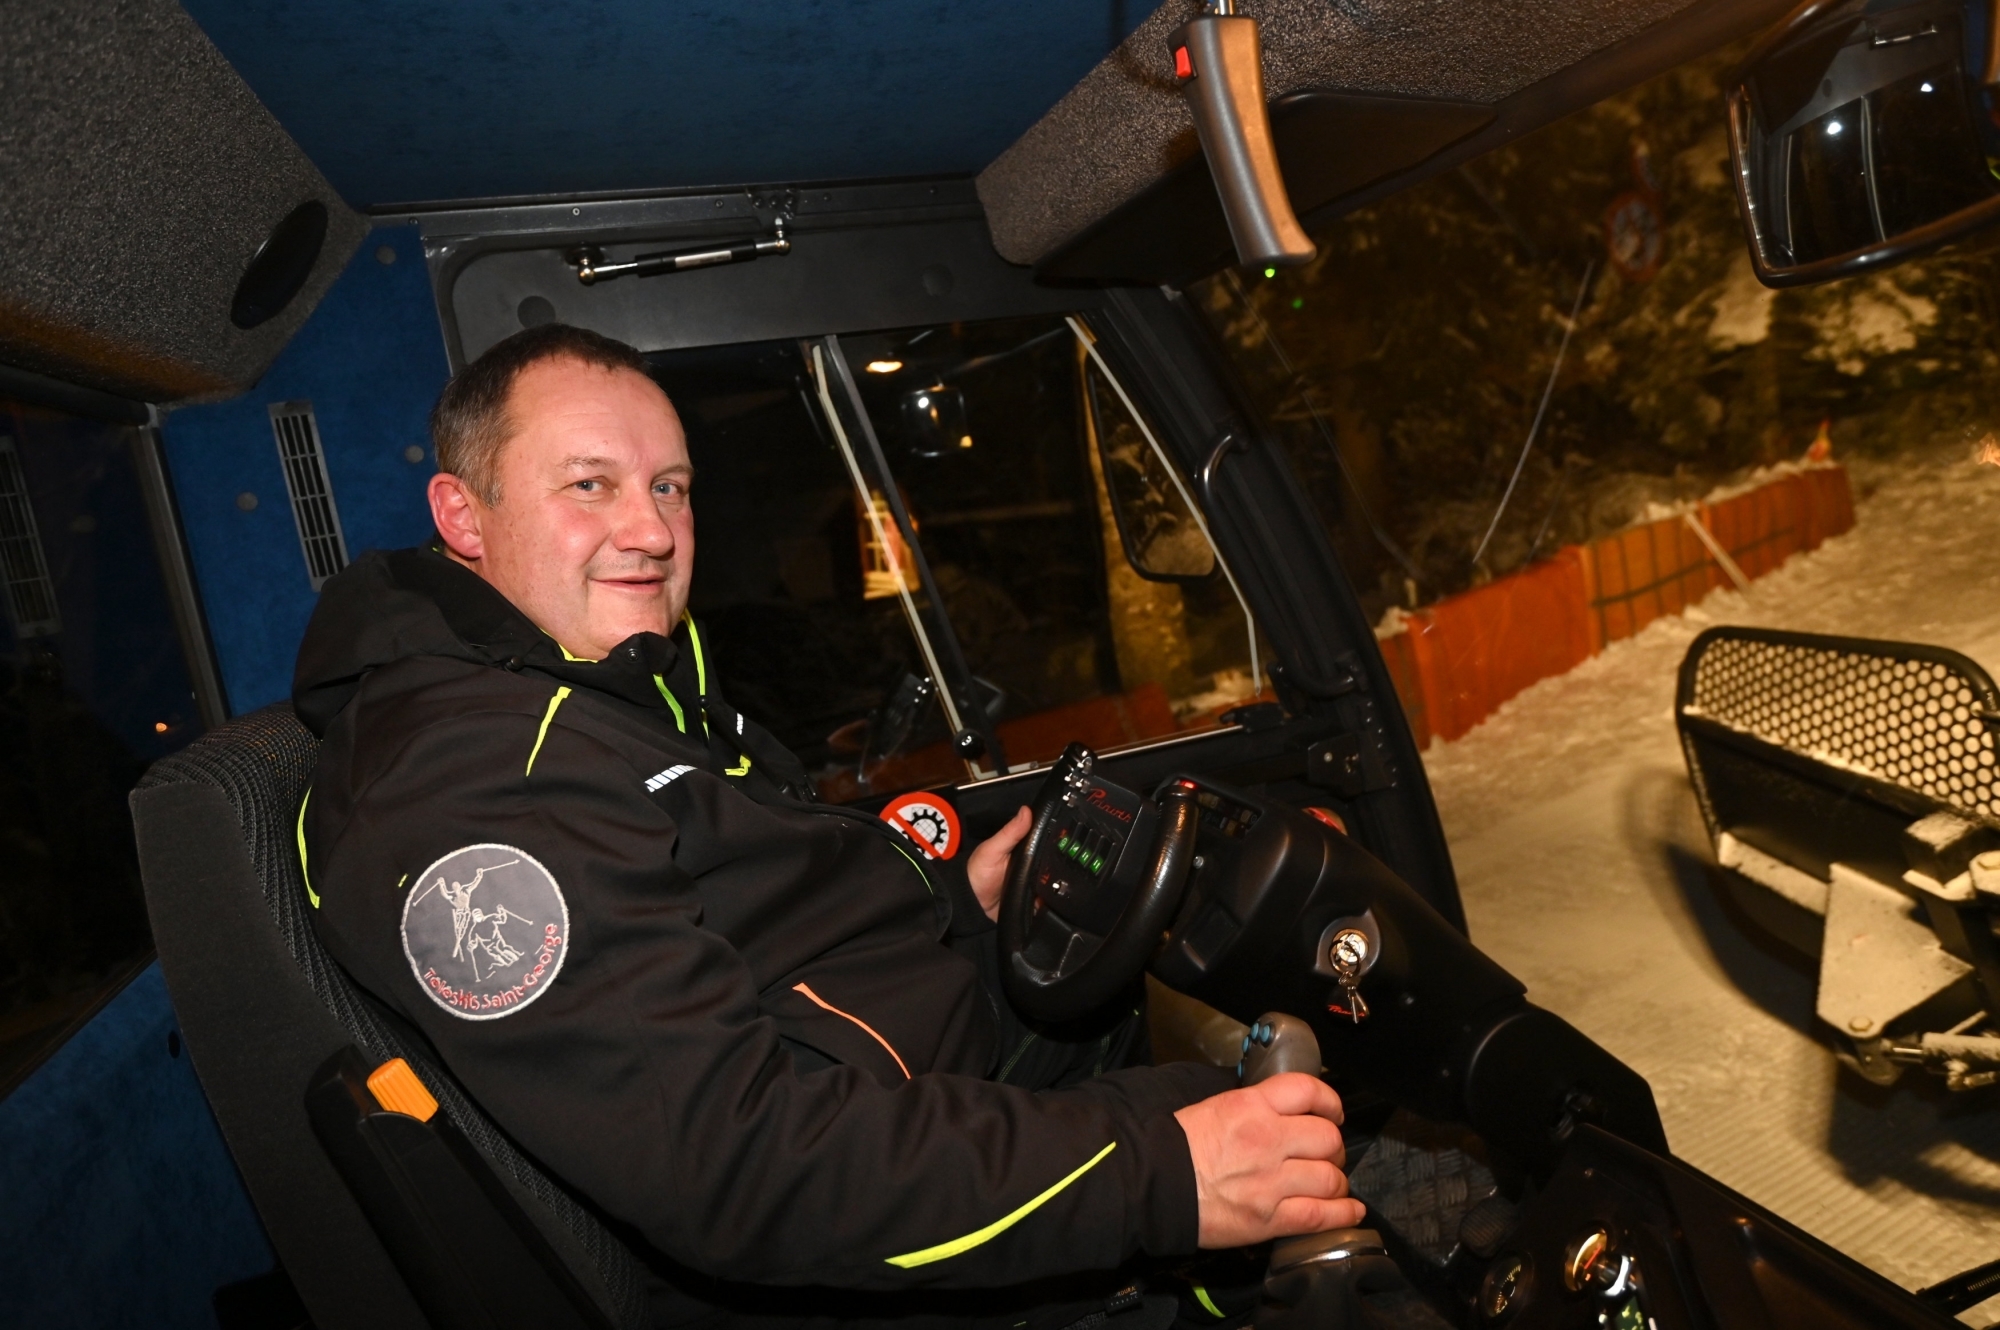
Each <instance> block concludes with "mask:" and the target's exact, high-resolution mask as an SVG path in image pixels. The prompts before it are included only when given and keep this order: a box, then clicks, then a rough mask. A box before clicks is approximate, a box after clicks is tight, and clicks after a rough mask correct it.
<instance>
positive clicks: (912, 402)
mask: <svg viewBox="0 0 2000 1330" xmlns="http://www.w3.org/2000/svg"><path fill="white" fill-rule="evenodd" d="M903 432H904V435H905V436H906V437H907V439H908V441H909V445H910V451H911V452H912V453H914V454H916V455H917V456H918V457H943V456H945V455H946V454H947V453H955V452H957V451H959V450H960V449H962V448H970V447H971V446H972V431H971V430H970V429H969V428H967V426H966V423H965V394H964V393H962V392H960V391H959V390H958V389H956V388H953V387H950V386H949V385H947V384H942V383H933V384H931V385H930V386H929V387H927V388H912V389H910V390H909V391H908V392H906V393H904V394H903Z"/></svg>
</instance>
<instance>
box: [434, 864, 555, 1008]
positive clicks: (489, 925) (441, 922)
mask: <svg viewBox="0 0 2000 1330" xmlns="http://www.w3.org/2000/svg"><path fill="white" fill-rule="evenodd" d="M568 950H569V906H568V904H566V903H565V902H564V900H563V894H562V888H561V887H558V886H557V885H556V879H555V876H554V874H552V873H550V872H549V870H548V869H546V868H544V867H543V866H542V863H541V861H540V860H539V859H536V858H535V857H534V856H533V855H531V854H529V853H528V852H527V851H526V850H520V849H516V848H515V847H514V846H512V845H467V846H465V847H463V848H462V849H457V850H453V851H452V852H451V853H450V854H447V855H446V856H444V858H442V859H440V860H438V861H437V862H436V863H434V864H432V865H431V866H430V867H429V868H426V869H425V870H424V871H423V873H422V874H421V875H419V876H418V878H417V880H416V881H415V882H414V883H413V884H412V885H411V887H410V894H409V896H408V897H406V898H405V899H404V901H403V954H404V955H405V956H407V957H409V958H410V972H411V973H412V974H414V975H416V977H417V982H418V983H419V984H421V985H422V986H423V990H424V992H425V993H427V994H429V995H430V999H431V1001H433V1002H435V1003H437V1004H438V1005H439V1006H440V1007H443V1008H444V1009H445V1010H446V1011H448V1012H450V1013H451V1014H452V1015H454V1016H458V1017H462V1018H463V1019H465V1020H468V1021H490V1020H496V1019H498V1018H499V1017H502V1016H507V1015H511V1014H512V1013H514V1012H517V1011H519V1010H520V1009H521V1008H523V1007H525V1006H527V1005H528V1004H529V1003H530V1002H533V1001H534V1000H535V999H536V998H538V997H540V996H541V995H542V993H543V992H545V991H546V990H547V989H548V986H549V985H550V984H551V983H553V982H554V981H555V977H556V974H557V972H558V971H560V970H561V969H562V963H563V956H564V954H565V953H566V952H567V951H568Z"/></svg>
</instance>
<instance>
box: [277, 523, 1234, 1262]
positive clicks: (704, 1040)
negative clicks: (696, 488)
mask: <svg viewBox="0 0 2000 1330" xmlns="http://www.w3.org/2000/svg"><path fill="white" fill-rule="evenodd" d="M695 631H696V630H695V627H694V625H693V623H692V621H691V620H690V621H687V622H685V623H684V624H683V625H682V626H681V627H680V628H679V629H678V630H677V631H676V633H675V635H674V637H673V639H672V640H668V639H663V638H660V637H658V636H656V635H653V634H640V635H637V636H635V637H633V638H631V639H629V640H628V641H626V642H624V643H622V644H621V645H620V646H619V647H618V648H617V649H616V650H615V651H614V652H613V654H612V656H611V657H610V658H609V659H607V660H605V661H602V662H594V663H593V662H585V661H577V660H574V659H568V658H566V653H565V652H563V651H562V650H561V648H559V647H558V646H557V645H556V644H555V643H554V642H553V641H552V640H551V639H549V638H548V637H547V636H545V635H544V634H542V633H541V632H540V631H539V630H537V629H536V628H535V627H534V626H533V625H532V624H531V623H530V622H529V621H528V620H527V619H526V618H525V617H524V616H523V615H521V614H520V613H519V612H518V611H516V610H515V609H514V607H513V606H512V605H511V604H509V603H508V602H507V601H506V600H505V598H503V597H502V596H501V595H500V594H499V593H498V592H496V591H494V590H493V589H492V588H491V587H490V586H488V585H487V583H485V582H484V581H483V580H481V579H480V578H479V577H477V576H476V575H475V574H473V573H471V572H470V571H468V570H466V569H464V568H462V567H460V566H459V565H457V564H455V563H453V562H451V561H450V560H449V559H447V558H446V557H444V556H443V555H442V554H439V553H437V552H434V551H433V550H427V549H418V550H405V551H401V552H397V553H392V554H380V553H371V554H368V555H365V556H363V557H362V558H361V559H360V560H359V561H358V562H356V563H355V564H354V565H353V566H352V567H351V568H349V569H347V570H346V571H344V572H342V573H341V574H340V575H339V576H337V577H335V578H334V579H333V580H332V581H330V582H328V583H327V585H326V587H325V589H324V591H323V592H322V593H321V597H320V602H319V606H318V608H317V610H316V611H315V612H314V615H313V619H312V623H311V626H310V627H309V628H308V629H307V632H306V638H305V643H304V645H303V647H302V648H301V650H300V653H299V664H298V672H297V677H296V680H295V684H294V705H295V707H296V709H297V711H298V714H299V716H300V718H301V719H302V720H303V721H304V722H305V723H306V724H307V725H308V726H310V727H311V728H312V729H313V730H315V731H316V732H318V733H320V734H321V735H322V736H323V737H324V739H325V741H326V742H325V747H324V749H323V750H322V753H321V756H320V759H319V767H318V770H317V772H316V774H315V776H314V779H313V784H312V788H311V792H310V794H309V796H308V799H307V802H306V807H305V809H304V810H303V812H302V813H301V816H300V832H299V835H300V847H301V853H302V854H303V855H304V858H305V864H306V873H307V879H308V883H309V889H310V890H311V892H312V893H313V895H314V896H315V897H316V898H317V901H318V910H317V914H316V920H317V924H318V928H319V933H320V937H321V938H322V939H323V940H324V942H325V944H326V946H327V948H328V949H329V950H330V951H331V952H332V953H333V955H334V956H335V958H336V959H338V960H339V961H340V963H341V964H342V965H343V966H345V967H346V968H347V970H348V971H349V972H350V973H351V974H352V975H353V976H354V978H355V979H356V980H357V981H358V982H359V983H360V984H361V985H362V986H363V987H364V988H366V989H367V990H368V991H369V992H370V993H372V994H373V995H374V996H375V997H376V998H378V999H380V1000H381V1001H382V1002H383V1003H385V1004H387V1005H388V1006H389V1007H390V1008H392V1009H393V1010H395V1011H396V1012H398V1013H400V1014H401V1015H402V1016H404V1017H406V1018H407V1019H408V1020H410V1021H412V1022H414V1023H415V1025H416V1026H417V1027H418V1028H419V1029H420V1030H421V1031H422V1033H423V1034H424V1035H425V1036H426V1037H427V1038H428V1039H429V1040H430V1041H431V1042H432V1043H433V1044H434V1045H435V1046H436V1048H437V1050H438V1051H439V1053H440V1054H441V1055H442V1057H443V1059H444V1061H445V1063H446V1064H447V1065H448V1066H449V1067H450V1068H451V1070H452V1071H453V1073H454V1074H455V1075H457V1077H458V1078H459V1079H460V1080H461V1081H462V1082H463V1083H464V1084H465V1086H466V1087H467V1089H469V1090H470V1091H471V1093H472V1094H473V1096H474V1097H475V1098H476V1099H478V1101H479V1102H480V1103H481V1104H482V1105H483V1106H484V1107H485V1108H486V1109H487V1111H488V1112H489V1113H491V1114H492V1116H493V1117H494V1118H495V1119H496V1120H497V1121H498V1122H499V1123H500V1124H501V1125H502V1126H503V1127H504V1128H505V1129H506V1130H507V1131H508V1132H509V1133H511V1134H512V1135H513V1136H514V1138H515V1139H516V1140H517V1141H519V1142H520V1144H521V1145H522V1146H523V1147H525V1148H526V1149H527V1150H528V1152H529V1153H531V1154H532V1155H534V1156H535V1157H536V1158H538V1159H539V1160H540V1161H541V1162H542V1163H543V1164H544V1165H545V1166H546V1167H547V1168H549V1169H550V1170H551V1171H552V1172H553V1173H555V1174H556V1175H557V1176H559V1177H561V1178H563V1179H565V1180H566V1181H568V1182H569V1183H570V1184H572V1185H573V1186H575V1187H576V1188H578V1189H579V1190H580V1191H582V1192H583V1193H584V1194H586V1195H587V1196H589V1197H590V1198H591V1199H592V1200H593V1201H594V1202H596V1203H597V1204H598V1205H599V1206H600V1207H602V1208H603V1209H604V1210H605V1211H607V1212H608V1213H609V1214H611V1215H612V1216H614V1217H615V1218H616V1219H618V1220H621V1221H623V1222H624V1223H626V1224H629V1225H630V1226H631V1227H632V1228H634V1229H636V1230H637V1231H638V1232H639V1233H641V1234H643V1236H644V1238H645V1239H646V1241H648V1242H649V1243H651V1244H653V1245H654V1246H655V1247H656V1248H658V1249H659V1250H660V1251H661V1252H663V1253H665V1254H666V1255H667V1256H668V1257H670V1258H671V1259H672V1261H674V1262H675V1263H677V1264H678V1265H680V1266H683V1267H686V1268H687V1269H689V1270H692V1271H696V1272H700V1273H701V1274H703V1275H706V1276H709V1277H713V1278H716V1279H722V1280H745V1281H751V1282H754V1283H759V1284H815V1285H828V1286H835V1287H844V1288H853V1289H897V1288H912V1287H917V1286H923V1285H932V1286H942V1287H961V1288H963V1287H987V1286H995V1285H1003V1284H1012V1283H1016V1282H1020V1281H1024V1280H1029V1279H1034V1278H1039V1277H1042V1276H1046V1275H1051V1274H1056V1273H1060V1272H1068V1271H1077V1270H1087V1269H1108V1268H1110V1267H1113V1266H1115V1265H1117V1264H1118V1263H1120V1262H1121V1261H1123V1260H1124V1259H1126V1258H1128V1257H1130V1256H1131V1255H1133V1254H1134V1253H1135V1252H1137V1251H1140V1250H1144V1251H1146V1252H1150V1253H1153V1254H1156V1255H1176V1254H1181V1253H1186V1252H1191V1251H1192V1250H1193V1249H1194V1247H1195V1236H1196V1208H1195V1188H1194V1178H1193V1169H1192V1166H1191V1164H1190V1161H1189V1157H1188V1150H1187V1143H1186V1139H1185V1137H1184V1136H1183V1134H1182V1132H1181V1130H1180V1127H1179V1124H1178V1123H1176V1122H1175V1121H1174V1119H1173V1117H1172V1111H1173V1110H1174V1109H1176V1108H1178V1107H1180V1106H1182V1105H1184V1104H1187V1103H1190V1102H1192V1101H1193V1100H1195V1099H1198V1098H1201V1097H1202V1096H1204V1095H1207V1094H1212V1093H1215V1092H1216V1091H1218V1090H1220V1089H1223V1088H1226V1086H1227V1084H1228V1083H1229V1082H1228V1079H1227V1077H1226V1075H1225V1074H1223V1073H1219V1072H1217V1071H1215V1070H1214V1069H1212V1068H1205V1067H1195V1066H1192V1065H1188V1064H1181V1065H1177V1066H1170V1067H1164V1068H1151V1067H1142V1068H1134V1069H1131V1070H1127V1071H1123V1072H1116V1073H1113V1074H1110V1075H1107V1076H1103V1077H1100V1078H1097V1079H1095V1080H1092V1081H1089V1082H1087V1083H1085V1084H1083V1085H1079V1086H1076V1087H1074V1088H1071V1089H1065V1090H1058V1091H1047V1092H1043V1093H1030V1092H1028V1091H1025V1090H1021V1089H1017V1088H1014V1087H1010V1086H1005V1085H999V1084H995V1083H993V1082H990V1081H988V1080H986V1079H984V1078H985V1077H986V1076H987V1075H989V1074H990V1073H991V1071H992V1069H993V1065H994V1062H995V1054H996V1048H995V1037H994V1030H995V1013H994V1011H993V1008H992V1005H991V1001H992V1000H991V999H990V998H989V997H988V996H987V995H986V990H985V989H984V988H983V987H982V985H981V984H980V982H979V980H978V976H977V974H976V972H975V966H974V964H973V962H972V961H970V960H968V959H967V957H966V956H964V955H962V954H959V952H960V951H963V950H965V949H966V948H967V947H977V946H986V947H991V946H992V945H993V936H994V935H993V934H992V933H991V932H988V931H983V930H984V929H985V925H986V921H985V918H984V916H983V915H981V914H980V913H979V912H978V908H977V904H976V902H974V901H973V899H972V898H971V895H970V892H969V889H968V888H967V886H966V884H965V881H964V878H963V872H962V869H960V870H959V871H958V872H957V873H956V874H955V875H953V874H946V873H940V872H938V871H936V866H935V865H932V866H929V871H927V870H926V867H923V866H919V862H918V860H917V859H916V858H915V857H913V856H912V854H910V853H909V852H907V851H905V850H904V849H901V848H899V846H898V844H897V842H896V836H895V833H894V832H892V831H890V830H888V829H887V828H886V827H884V826H882V825H881V824H880V823H879V822H877V820H876V819H873V818H867V817H864V816H861V815H859V814H856V813H853V812H850V811H847V810H841V809H835V808H829V807H826V806H823V805H815V804H814V803H812V802H811V799H810V794H809V792H807V789H806V784H805V779H804V773H803V771H801V770H800V768H799V766H798V764H797V762H796V760H795V759H793V758H792V757H791V755H790V754H789V753H788V752H786V751H785V750H784V748H783V747H782V746H781V745H779V744H778V743H777V742H776V741H775V740H774V739H772V738H771V737H770V736H769V735H767V734H765V733H764V732H763V731H762V730H760V729H758V728H757V727H756V726H755V725H752V724H749V723H748V722H745V721H743V720H742V719H741V717H739V716H738V715H737V713H735V712H734V711H733V710H732V709H730V707H729V706H728V704H727V703H726V702H724V701H723V700H722V698H721V697H720V695H719V693H718V691H717V690H716V688H715V685H714V681H713V680H709V679H707V678H706V677H705V676H706V673H707V669H706V664H707V662H706V661H705V660H701V659H698V658H696V656H697V651H698V645H697V643H698V638H693V637H691V634H693V633H694V632H695ZM704 694H705V696H704ZM959 862H960V863H962V862H963V861H962V859H961V860H960V861H959ZM953 933H959V934H979V936H977V937H973V938H971V939H970V940H968V939H966V938H964V937H961V938H959V940H958V943H957V946H958V948H959V950H958V951H955V950H954V949H953V946H952V945H951V937H950V935H951V934H953Z"/></svg>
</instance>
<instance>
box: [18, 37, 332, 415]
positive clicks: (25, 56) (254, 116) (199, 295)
mask: <svg viewBox="0 0 2000 1330" xmlns="http://www.w3.org/2000/svg"><path fill="white" fill-rule="evenodd" d="M0 69H4V70H5V78H4V86H5V88H6V89H7V112H6V123H5V125H4V127H0V185H4V188H0V366H5V367H9V368H12V369H14V370H17V371H26V372H27V376H35V375H40V376H47V377H49V378H53V379H56V380H60V381H62V382H64V383H68V384H73V385H80V386H82V387H85V388H89V389H95V390H98V391H101V392H106V393H112V394H116V395H118V396H120V397H125V398H130V399H134V400H137V401H151V402H168V401H178V400H183V399H188V398H210V397H223V396H229V395H232V394H235V393H238V392H241V391H243V390H244V389H245V388H247V387H248V386H249V385H250V384H252V383H254V382H255V381H256V380H257V377H258V376H259V375H260V374H262V373H263V371H264V368H265V367H266V366H267V365H269V364H270V363H271V360H272V358H273V357H274V356H276V355H277V353H278V351H279V349H280V348H282V347H283V346H284V344H285V342H286V340H287V339H289V338H290V337H291V335H292V333H293V332H294V331H295V330H296V329H297V328H298V326H299V325H300V324H301V323H302V322H304V320H305V317H306V315H307V314H308V313H310V312H311V310H312V307H313V305H314V304H315V303H316V302H317V301H318V300H319V297H320V296H321V294H323V293H324V292H325V290H326V289H327V287H328V286H330V285H331V284H332V282H333V280H334V278H335V277H336V276H338V275H339V273H340V270H341V268H342V266H343V265H344V264H345V262H346V260H347V258H348V256H349V255H350V254H352V253H353V251H354V248H355V246H356V245H358V244H359V243H360V241H361V237H362V236H363V235H364V234H365V233H366V230H367V225H366V223H365V222H364V220H363V219H362V218H361V217H360V216H358V215H357V214H356V213H354V212H353V211H352V210H351V209H349V208H348V207H347V206H346V204H345V203H343V202H342V201H341V199H340V197H339V196H338V195H337V194H335V193H334V191H333V189H332V187H331V186H330V185H328V184H327V182H326V181H325V179H323V178H322V177H321V175H320V173H319V171H318V170H317V169H316V168H315V167H314V166H313V164H312V163H311V162H310V161H309V160H307V158H306V156H305V154H304V153H302V152H301V151H300V150H299V148H298V146H297V145H296V144H294V143H293V142H292V140H291V138H290V137H289V136H287V135H286V133H285V131H284V130H283V129H282V128H280V127H279V125H278V122H277V121H276V120H274V119H273V118H272V117H271V115H270V113H269V112H268V111H266V110H265V109H264V107H263V105H262V103H260V102H259V101H258V100H257V98H256V96H255V95H254V94H252V93H251V91H250V89H249V88H248V87H246V86H245V85H244V83H243V81H242V80H241V79H240V78H238V77H237V75H236V72H235V70H234V69H232V68H231V67H230V66H229V63H228V62H227V61H226V60H224V59H223V58H222V56H221V54H220V53H218V52H217V51H216V49H215V47H214V46H213V45H211V44H210V42H209V40H208V38H207V37H206V36H204V35H203V33H202V31H201V29H200V28H198V27H196V26H195V23H194V20H193V19H191V18H189V17H188V15H187V13H186V11H185V10H183V9H182V8H181V7H180V6H179V5H178V4H175V3H173V0H123V2H122V3H113V0H16V3H13V4H10V5H9V6H8V10H7V41H6V44H5V50H4V52H0ZM27 376H20V375H17V376H16V377H27Z"/></svg>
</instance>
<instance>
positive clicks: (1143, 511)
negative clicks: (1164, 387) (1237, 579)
mask: <svg viewBox="0 0 2000 1330" xmlns="http://www.w3.org/2000/svg"><path fill="white" fill-rule="evenodd" d="M1083 387H1084V410H1085V411H1086V412H1088V420H1087V424H1088V428H1089V433H1090V436H1091V441H1092V442H1094V443H1095V445H1096V448H1097V463H1098V465H1099V466H1100V467H1102V468H1103V475H1104V488H1105V492H1106V493H1107V495H1108V496H1109V497H1110V500H1111V520H1112V523H1113V525H1115V526H1116V527H1117V528H1118V543H1119V544H1120V545H1121V546H1123V547H1124V550H1125V561H1126V562H1127V563H1129V564H1131V565H1132V570H1133V571H1134V572H1136V573H1138V574H1139V576H1141V577H1143V578H1145V579H1146V580H1147V581H1149V582H1179V583H1182V584H1184V585H1185V584H1193V583H1197V582H1206V581H1207V580H1208V579H1209V578H1211V577H1213V576H1215V574H1216V572H1217V567H1216V562H1215V550H1214V549H1213V548H1212V547H1211V546H1210V545H1209V543H1208V535H1207V533H1206V532H1204V531H1203V530H1202V526H1201V523H1200V522H1198V521H1196V520H1195V516H1194V513H1193V511H1192V510H1190V509H1189V507H1188V503H1187V498H1186V495H1185V493H1184V492H1183V490H1182V488H1181V487H1180V486H1179V485H1177V484H1175V483H1174V478H1173V476H1172V475H1171V474H1169V473H1168V471H1167V464H1166V462H1165V461H1164V460H1163V459H1162V458H1161V457H1160V456H1159V454H1157V453H1156V452H1154V451H1153V450H1152V449H1151V448H1149V447H1148V446H1147V444H1146V439H1145V436H1144V435H1143V434H1141V433H1140V431H1139V428H1138V426H1137V425H1135V424H1134V423H1133V422H1132V419H1131V417H1130V416H1128V415H1126V414H1125V413H1124V411H1123V410H1122V409H1121V408H1120V407H1119V405H1118V403H1117V402H1115V401H1113V400H1109V399H1110V398H1111V394H1110V393H1109V392H1108V391H1106V388H1105V385H1104V381H1103V380H1102V378H1100V377H1099V375H1098V374H1097V372H1096V371H1095V369H1094V368H1091V367H1089V366H1086V367H1085V369H1084V375H1083Z"/></svg>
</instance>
